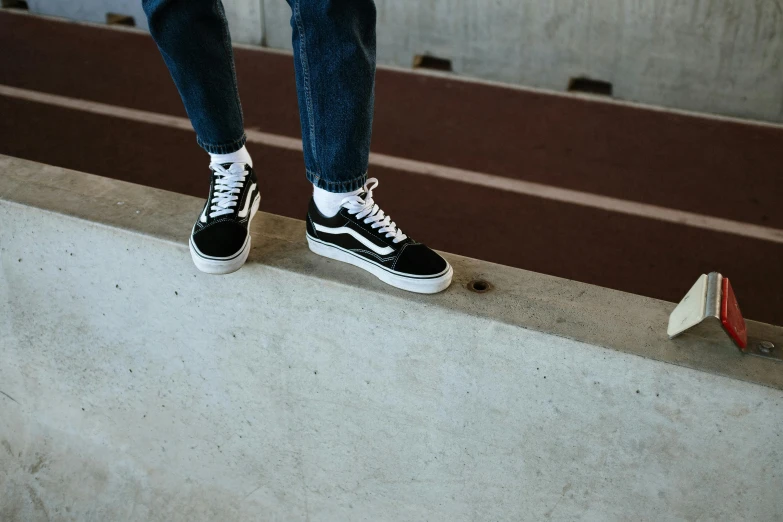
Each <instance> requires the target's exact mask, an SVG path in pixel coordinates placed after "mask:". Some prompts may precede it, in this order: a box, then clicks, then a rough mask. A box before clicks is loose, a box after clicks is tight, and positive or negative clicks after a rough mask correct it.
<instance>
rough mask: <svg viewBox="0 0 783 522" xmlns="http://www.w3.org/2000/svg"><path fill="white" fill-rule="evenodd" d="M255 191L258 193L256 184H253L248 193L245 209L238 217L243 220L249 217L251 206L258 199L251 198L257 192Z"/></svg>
mask: <svg viewBox="0 0 783 522" xmlns="http://www.w3.org/2000/svg"><path fill="white" fill-rule="evenodd" d="M255 191H256V184H255V183H253V184H252V185H250V191H249V192H248V196H247V199H246V200H245V208H243V209H242V210H240V211H239V214H237V216H239V217H241V218H243V217H247V213H248V212H250V204H251V203H253V201H255V199H256V198H255V197H252V198H251V197H250V196H252V195H253V192H255Z"/></svg>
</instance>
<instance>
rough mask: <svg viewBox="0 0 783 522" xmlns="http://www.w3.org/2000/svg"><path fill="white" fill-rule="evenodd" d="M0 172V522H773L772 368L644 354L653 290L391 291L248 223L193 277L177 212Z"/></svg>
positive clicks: (502, 273)
mask: <svg viewBox="0 0 783 522" xmlns="http://www.w3.org/2000/svg"><path fill="white" fill-rule="evenodd" d="M0 172H2V175H0V223H2V225H3V226H2V227H0V360H2V361H3V364H2V365H0V520H3V521H4V522H5V521H6V520H9V521H22V520H24V521H35V520H79V521H82V520H85V521H90V520H95V521H98V520H101V521H102V520H161V521H164V520H165V521H179V520H183V521H185V520H187V521H193V520H259V519H263V520H335V521H344V520H379V521H380V520H430V521H432V520H449V521H455V520H541V519H545V518H548V519H553V520H573V519H576V518H581V519H586V520H627V519H630V518H633V519H635V520H682V519H690V520H695V519H697V518H701V519H724V520H742V519H745V520H751V519H752V520H776V519H780V518H781V517H783V499H782V498H781V497H780V495H779V491H780V485H781V475H780V470H781V469H783V455H781V453H780V451H779V447H780V444H779V441H780V425H781V422H783V392H781V390H780V389H779V387H780V382H779V381H777V382H776V381H775V378H776V376H777V377H779V374H780V368H781V367H780V366H779V365H778V366H774V364H775V363H770V362H768V361H764V360H762V359H758V358H743V357H740V356H736V357H734V358H730V357H729V355H728V354H731V355H735V354H733V352H730V351H726V352H725V354H726V356H725V357H722V356H721V355H720V354H722V353H723V352H720V351H716V352H715V353H714V354H713V356H710V357H703V358H702V359H699V360H697V359H694V358H693V357H691V358H689V357H690V356H687V355H686V354H687V353H689V352H690V351H694V352H695V351H698V350H701V349H703V348H704V346H701V345H699V343H695V342H692V341H688V340H684V341H682V342H680V343H668V344H669V346H671V352H672V353H674V352H680V357H681V358H682V360H680V361H674V362H678V363H680V364H691V365H693V366H695V367H698V366H700V365H701V364H702V363H705V362H707V361H710V360H713V359H714V360H722V361H723V364H724V367H722V368H716V367H709V366H708V367H706V368H705V367H701V368H700V369H699V370H695V369H689V368H685V367H683V366H678V365H676V364H669V363H665V362H660V361H655V360H652V359H650V358H647V357H657V358H660V357H662V356H672V353H668V352H665V351H661V350H662V349H661V346H662V345H663V344H665V343H666V341H665V340H664V339H665V328H666V311H667V310H670V309H671V307H672V306H673V305H670V304H669V303H662V302H660V301H654V300H650V299H643V298H638V297H636V296H632V295H629V294H622V293H620V292H611V291H608V290H604V289H600V288H595V287H590V286H589V285H583V284H579V283H573V282H569V281H563V280H557V279H555V278H552V277H546V276H540V275H537V274H532V273H527V272H524V271H521V270H516V269H511V268H507V267H502V266H499V265H492V264H489V263H483V262H481V261H476V260H469V259H465V258H459V257H457V256H450V257H449V259H450V260H451V261H452V262H453V264H454V266H455V270H456V271H457V274H458V276H457V277H456V280H455V284H454V286H453V287H452V288H451V289H450V290H449V291H447V292H445V293H444V294H441V295H438V296H434V297H423V296H413V295H410V294H406V293H403V292H397V291H393V290H389V289H388V288H386V287H383V286H381V284H380V283H376V282H375V281H374V280H373V279H372V278H370V277H368V276H366V275H364V274H363V273H361V272H357V271H355V270H353V269H351V267H347V266H343V265H340V264H337V263H334V262H332V261H329V260H325V259H321V258H317V257H315V256H313V255H310V254H309V253H308V252H307V250H306V247H305V245H304V241H303V236H302V234H303V228H302V223H301V222H299V221H296V220H291V219H285V218H280V217H275V216H272V215H268V214H261V215H260V218H259V219H258V221H256V222H254V227H253V228H254V237H253V241H254V248H253V251H252V253H251V257H250V261H249V263H248V266H246V267H245V268H243V269H242V270H241V271H240V272H238V273H236V274H233V275H231V276H227V277H214V276H206V275H203V274H200V273H198V272H197V271H196V270H195V269H194V268H193V267H192V265H191V263H190V260H189V258H188V254H187V247H186V244H185V238H186V237H187V234H188V231H189V229H190V226H191V225H192V223H191V221H192V220H193V219H194V217H195V216H197V214H198V212H199V208H200V205H201V202H200V201H198V200H196V199H194V198H191V197H187V196H181V195H175V194H171V193H166V192H163V191H159V190H154V189H149V188H143V187H140V186H136V185H131V184H127V183H122V182H117V181H112V180H108V179H105V178H99V177H95V176H89V175H85V174H79V173H75V172H71V171H66V170H63V169H59V168H54V167H45V166H41V165H39V164H35V163H32V162H27V161H21V160H14V159H11V158H7V157H0ZM476 276H481V277H483V278H486V279H488V280H490V281H491V282H492V283H493V284H494V285H495V289H494V290H492V291H491V292H489V293H486V294H475V293H472V292H469V291H468V290H466V289H465V288H464V286H463V285H464V284H465V283H466V282H467V280H469V279H472V278H473V277H476ZM620 307H622V308H624V311H625V314H621V313H620ZM596 316H597V317H596ZM634 322H636V323H635V324H634ZM550 326H551V327H553V328H550ZM658 326H660V331H657V329H658ZM760 326H763V325H754V327H760ZM557 328H559V330H558V329H557ZM769 328H771V327H769ZM536 330H539V331H536ZM555 334H556V335H555ZM561 335H570V336H572V337H574V338H580V339H581V340H579V341H577V340H572V339H566V338H564V337H561ZM624 343H625V344H624ZM605 346H606V347H609V348H606V347H605ZM631 346H632V347H631ZM634 350H635V351H637V352H638V353H640V354H643V355H646V356H647V357H639V356H637V355H633V354H632V353H626V352H629V351H634ZM716 350H717V348H716ZM730 360H731V361H732V364H729V363H728V361H730ZM731 368H735V369H736V368H740V369H741V370H742V372H745V373H746V375H745V378H749V379H755V380H764V381H766V382H765V384H767V385H768V386H759V385H757V384H753V383H750V382H746V381H744V380H739V379H736V378H730V377H727V376H726V373H730V372H731V371H732V370H731ZM769 368H772V370H769ZM705 369H706V370H708V371H703V370H705ZM715 371H722V372H723V375H719V374H715V373H711V372H715ZM771 386H778V389H776V388H774V387H771Z"/></svg>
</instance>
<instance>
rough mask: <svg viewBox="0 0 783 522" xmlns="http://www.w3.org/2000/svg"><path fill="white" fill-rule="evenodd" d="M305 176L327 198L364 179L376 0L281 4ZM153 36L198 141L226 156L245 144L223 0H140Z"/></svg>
mask: <svg viewBox="0 0 783 522" xmlns="http://www.w3.org/2000/svg"><path fill="white" fill-rule="evenodd" d="M287 1H288V4H289V5H290V6H291V12H292V15H291V27H292V29H293V47H294V68H295V70H296V87H297V97H298V100H299V117H300V121H301V124H302V144H303V149H304V163H305V171H306V175H307V179H308V180H310V182H312V183H313V184H315V185H316V186H317V187H319V188H322V189H325V190H328V191H330V192H348V191H351V190H356V189H358V188H360V187H361V186H362V185H363V184H364V182H365V180H366V177H367V163H368V156H369V152H370V134H371V129H372V112H373V101H374V87H375V16H376V12H375V4H374V2H373V0H287ZM142 2H143V5H144V12H145V13H146V14H147V18H148V20H149V26H150V32H151V33H152V37H153V38H154V40H155V42H156V43H157V45H158V48H159V49H160V52H161V54H162V55H163V60H164V61H165V62H166V65H167V67H168V69H169V72H170V73H171V76H172V78H173V79H174V83H175V84H176V85H177V89H178V90H179V93H180V96H181V97H182V101H183V103H184V104H185V109H186V110H187V113H188V116H189V117H190V121H191V122H192V124H193V128H194V129H195V130H196V135H197V137H198V143H199V145H201V146H202V147H203V148H204V149H206V150H207V152H212V153H217V154H226V153H229V152H233V151H235V150H238V149H240V148H241V147H242V146H243V145H244V143H245V140H246V137H245V132H244V126H243V122H242V107H241V104H240V101H239V93H238V89H237V80H236V72H235V70H234V56H233V52H232V49H231V38H230V35H229V31H228V24H227V22H226V16H225V12H224V11H223V4H222V3H221V1H220V0H142Z"/></svg>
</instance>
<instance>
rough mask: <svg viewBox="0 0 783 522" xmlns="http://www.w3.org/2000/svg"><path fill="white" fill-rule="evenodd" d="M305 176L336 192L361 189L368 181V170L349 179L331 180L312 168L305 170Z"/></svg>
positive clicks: (322, 187)
mask: <svg viewBox="0 0 783 522" xmlns="http://www.w3.org/2000/svg"><path fill="white" fill-rule="evenodd" d="M305 176H306V177H307V181H309V182H310V183H312V184H313V185H315V186H316V187H318V188H320V189H324V190H326V191H327V192H333V193H335V194H341V193H344V192H353V191H354V190H359V189H360V188H362V187H363V186H364V185H365V183H367V173H366V172H365V173H364V174H361V175H360V176H357V177H355V178H353V179H349V180H347V181H329V180H327V179H323V178H322V177H321V176H319V175H318V174H316V173H315V172H313V171H311V170H305Z"/></svg>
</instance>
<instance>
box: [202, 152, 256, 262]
mask: <svg viewBox="0 0 783 522" xmlns="http://www.w3.org/2000/svg"><path fill="white" fill-rule="evenodd" d="M209 168H210V169H211V170H212V184H211V186H210V187H209V199H207V202H206V204H205V205H204V210H203V211H202V212H201V216H200V217H199V219H198V221H196V224H195V225H194V226H193V231H192V232H191V234H190V256H191V257H192V258H193V262H194V263H195V264H196V268H198V269H199V270H201V271H202V272H206V273H208V274H228V273H231V272H234V271H236V270H239V269H240V267H241V266H242V265H243V264H244V263H245V261H246V260H247V255H248V254H249V253H250V233H249V230H248V229H249V227H250V222H251V221H252V220H253V216H255V214H256V212H257V211H258V205H259V203H261V193H260V192H259V190H258V180H257V179H256V174H255V172H253V168H252V167H250V165H246V164H245V163H224V164H222V165H220V164H217V163H212V164H210V166H209Z"/></svg>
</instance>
